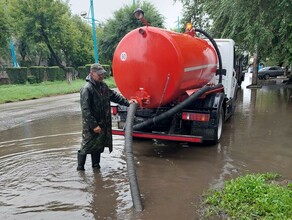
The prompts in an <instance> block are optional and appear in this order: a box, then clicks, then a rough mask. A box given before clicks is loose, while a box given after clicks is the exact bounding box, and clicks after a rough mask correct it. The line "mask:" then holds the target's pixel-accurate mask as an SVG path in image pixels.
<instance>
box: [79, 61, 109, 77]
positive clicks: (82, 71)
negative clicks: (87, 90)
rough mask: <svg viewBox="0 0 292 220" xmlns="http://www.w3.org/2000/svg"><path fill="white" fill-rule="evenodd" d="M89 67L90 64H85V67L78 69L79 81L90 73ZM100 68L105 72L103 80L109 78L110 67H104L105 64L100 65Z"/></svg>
mask: <svg viewBox="0 0 292 220" xmlns="http://www.w3.org/2000/svg"><path fill="white" fill-rule="evenodd" d="M90 66H91V64H86V65H85V66H79V67H78V78H79V79H85V78H86V77H87V76H88V74H89V72H90ZM102 67H103V68H104V69H105V71H106V74H105V78H108V77H109V76H111V74H112V71H111V66H110V65H106V64H102Z"/></svg>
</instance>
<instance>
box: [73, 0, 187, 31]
mask: <svg viewBox="0 0 292 220" xmlns="http://www.w3.org/2000/svg"><path fill="white" fill-rule="evenodd" d="M148 1H149V2H151V3H153V5H154V6H155V7H156V8H157V10H158V11H159V13H161V14H162V15H163V16H164V17H165V26H166V28H168V29H170V28H175V27H177V21H178V17H179V19H181V16H182V4H181V3H180V2H177V3H175V4H173V0H148ZM132 3H133V0H93V4H94V17H95V19H96V20H99V21H105V20H106V19H108V18H112V15H113V12H114V11H116V10H118V9H120V8H121V7H123V6H125V5H129V4H132ZM69 5H70V6H71V10H72V12H73V13H74V14H80V13H81V12H82V11H85V12H87V13H88V12H89V8H90V0H69Z"/></svg>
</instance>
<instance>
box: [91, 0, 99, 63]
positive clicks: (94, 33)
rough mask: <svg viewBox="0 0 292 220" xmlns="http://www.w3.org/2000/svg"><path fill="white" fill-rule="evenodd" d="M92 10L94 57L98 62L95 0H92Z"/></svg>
mask: <svg viewBox="0 0 292 220" xmlns="http://www.w3.org/2000/svg"><path fill="white" fill-rule="evenodd" d="M90 10H91V27H92V39H93V47H94V59H95V63H98V48H97V41H96V28H95V19H94V7H93V0H90Z"/></svg>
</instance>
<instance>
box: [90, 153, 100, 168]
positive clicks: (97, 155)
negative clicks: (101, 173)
mask: <svg viewBox="0 0 292 220" xmlns="http://www.w3.org/2000/svg"><path fill="white" fill-rule="evenodd" d="M91 161H92V167H93V168H95V169H100V165H99V162H100V153H94V154H91Z"/></svg>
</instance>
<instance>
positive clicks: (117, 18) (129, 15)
mask: <svg viewBox="0 0 292 220" xmlns="http://www.w3.org/2000/svg"><path fill="white" fill-rule="evenodd" d="M137 8H141V9H142V10H143V11H144V12H145V19H146V20H147V22H148V23H149V24H151V25H152V26H156V27H163V16H162V15H161V14H159V12H158V11H157V9H156V8H155V7H154V5H153V4H151V3H149V2H147V1H144V2H143V3H140V2H138V3H137V4H132V5H128V6H124V7H123V8H121V9H119V10H117V11H115V12H114V16H113V18H112V19H109V20H108V21H107V22H106V23H105V26H104V32H103V35H102V38H101V40H100V54H101V57H102V60H103V61H104V62H105V63H111V61H112V57H113V53H114V50H115V48H116V47H117V45H118V43H119V42H120V40H121V39H122V38H123V37H124V36H125V35H126V34H127V33H129V32H130V31H132V30H133V29H135V28H138V27H140V26H142V25H143V24H142V22H141V21H140V20H137V19H136V18H135V17H134V15H133V12H134V11H135V9H137Z"/></svg>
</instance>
